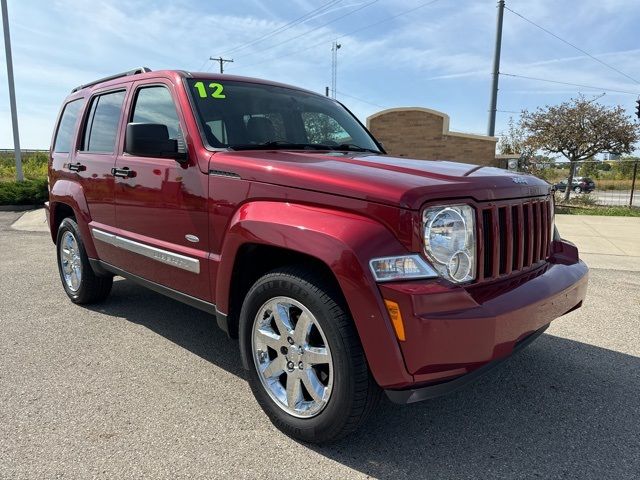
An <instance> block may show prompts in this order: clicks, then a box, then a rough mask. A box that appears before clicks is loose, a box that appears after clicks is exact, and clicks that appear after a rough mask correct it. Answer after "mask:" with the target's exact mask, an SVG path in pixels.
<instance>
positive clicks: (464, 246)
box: [422, 205, 476, 283]
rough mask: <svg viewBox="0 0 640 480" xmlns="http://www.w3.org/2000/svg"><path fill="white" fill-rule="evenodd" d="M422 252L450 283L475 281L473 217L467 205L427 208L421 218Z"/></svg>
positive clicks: (474, 231) (472, 212)
mask: <svg viewBox="0 0 640 480" xmlns="http://www.w3.org/2000/svg"><path fill="white" fill-rule="evenodd" d="M422 220H423V225H424V251H425V253H426V255H427V257H428V258H429V260H431V262H432V263H433V266H434V267H435V268H436V270H438V272H440V274H441V275H442V276H443V277H445V278H447V279H449V280H451V281H453V282H457V283H460V282H468V281H469V280H473V279H475V278H476V229H475V215H474V211H473V209H472V208H471V207H470V206H469V205H450V206H446V207H433V208H428V209H426V210H425V211H424V213H423V215H422Z"/></svg>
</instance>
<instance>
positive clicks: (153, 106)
mask: <svg viewBox="0 0 640 480" xmlns="http://www.w3.org/2000/svg"><path fill="white" fill-rule="evenodd" d="M131 121H132V122H133V123H159V124H162V125H166V126H167V130H168V131H169V138H171V139H173V140H177V141H178V151H184V149H185V145H184V139H183V136H182V131H181V130H180V120H179V119H178V113H177V111H176V106H175V104H174V103H173V98H171V93H170V92H169V90H168V89H167V88H166V87H160V86H154V87H142V88H140V90H138V94H137V96H136V103H135V106H134V108H133V115H132V118H131Z"/></svg>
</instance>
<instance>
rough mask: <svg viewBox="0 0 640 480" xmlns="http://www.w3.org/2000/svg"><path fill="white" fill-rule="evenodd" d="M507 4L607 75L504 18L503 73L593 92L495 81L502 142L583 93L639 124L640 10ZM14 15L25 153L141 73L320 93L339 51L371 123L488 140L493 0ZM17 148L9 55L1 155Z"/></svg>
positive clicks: (127, 1) (162, 2)
mask: <svg viewBox="0 0 640 480" xmlns="http://www.w3.org/2000/svg"><path fill="white" fill-rule="evenodd" d="M506 4H507V7H508V8H510V9H512V10H514V11H515V12H517V13H518V14H520V15H522V16H524V17H525V18H527V19H529V20H531V21H533V22H535V23H536V24H538V25H540V26H542V27H544V28H545V29H547V30H548V31H550V32H552V33H553V34H555V35H557V36H559V37H561V38H563V39H565V40H567V41H568V42H570V43H572V44H573V45H575V46H577V47H579V48H580V49H581V50H583V51H584V52H587V53H589V54H591V55H593V56H594V57H596V59H598V60H600V61H601V62H604V63H605V64H607V65H609V66H611V67H613V68H609V67H607V66H605V65H603V64H602V63H600V62H598V61H596V60H594V59H593V58H590V57H589V56H587V55H585V53H582V52H581V51H579V50H577V49H575V48H573V47H571V46H569V45H567V44H566V43H563V42H562V41H560V40H558V39H557V38H555V37H553V36H552V35H550V34H548V33H546V32H544V31H542V30H540V29H538V28H537V27H535V26H534V25H532V24H531V23H529V22H527V21H526V20H524V19H523V18H521V17H520V16H518V15H516V14H514V13H512V12H511V11H509V10H507V11H505V16H504V32H503V46H502V62H501V68H500V70H501V72H503V73H505V74H515V75H520V76H526V77H532V78H536V79H546V80H553V81H558V82H567V83H574V84H580V85H586V86H595V87H598V88H595V89H591V88H583V87H576V86H568V85H562V84H558V83H551V82H544V81H541V80H531V79H523V78H519V77H511V76H501V78H500V93H499V97H498V109H499V110H501V111H500V112H498V114H497V124H496V131H497V132H498V133H500V132H501V131H504V130H505V129H506V126H507V122H508V120H509V118H510V117H514V118H515V119H517V118H518V116H519V114H518V112H520V111H521V110H522V109H535V108H536V107H538V106H543V105H547V104H556V103H560V102H562V101H564V100H567V99H569V98H570V97H572V96H576V95H577V94H578V93H579V92H582V93H583V94H585V95H588V96H594V97H595V96H599V95H601V94H603V93H605V95H604V96H602V97H601V98H599V99H598V101H599V102H601V103H604V104H606V105H622V106H623V107H624V108H625V109H626V110H627V112H628V114H629V115H633V114H634V111H635V101H636V99H637V98H639V97H638V94H640V43H639V42H638V39H639V38H640V37H639V35H638V25H640V3H639V2H638V0H580V1H578V0H574V1H557V0H535V1H532V0H507V2H506ZM8 8H9V21H10V29H11V42H12V50H13V62H14V71H15V82H16V95H17V104H18V116H19V125H20V141H21V146H22V148H43V149H46V148H48V147H49V143H50V141H51V132H52V130H53V126H54V122H55V119H56V116H57V114H58V111H59V109H60V105H61V103H62V101H63V100H64V98H65V97H66V96H67V95H68V94H69V92H70V91H71V89H72V88H73V87H75V86H77V85H79V84H82V83H86V82H89V81H92V80H94V79H97V78H99V77H103V76H106V75H110V74H113V73H116V72H121V71H124V70H129V69H131V68H134V67H137V66H148V67H150V68H151V69H153V70H159V69H183V70H190V71H203V70H215V69H217V68H218V67H217V64H215V63H213V62H211V61H208V58H209V57H210V56H214V57H217V56H220V55H222V56H224V57H225V58H232V59H233V60H234V62H233V63H227V64H225V73H229V74H234V75H245V76H250V77H258V78H265V79H269V80H274V81H279V82H283V83H288V84H291V85H296V86H299V87H303V88H307V89H309V90H314V91H317V92H320V93H324V89H325V86H329V85H331V44H332V42H333V41H334V40H337V41H338V42H339V43H340V44H341V48H340V50H339V51H338V73H337V89H336V90H337V92H338V93H337V98H338V99H339V100H341V101H342V102H343V103H344V104H345V105H346V106H347V107H348V108H349V109H351V110H352V111H353V112H354V113H355V114H356V115H357V116H358V117H359V118H360V119H361V120H362V121H363V122H364V121H365V120H366V117H367V116H369V115H371V114H373V113H375V112H378V111H380V110H382V109H384V108H393V107H411V106H418V107H426V108H431V109H434V110H439V111H442V112H445V113H447V114H448V115H449V116H450V117H451V124H450V127H451V129H452V130H456V131H462V132H468V133H479V134H484V133H486V131H487V119H488V109H489V97H490V85H491V71H492V64H493V49H494V42H495V29H496V13H497V8H496V2H495V1H494V0H431V1H430V2H427V1H424V0H289V1H283V0H280V1H273V0H272V1H259V0H235V1H233V2H220V1H218V2H214V1H211V0H210V1H205V0H173V1H166V0H155V1H153V2H150V1H141V0H101V1H95V0H94V1H85V0H46V1H45V0H32V1H24V0H8ZM305 15H306V17H305V18H303V19H302V20H300V21H298V22H297V23H294V24H291V22H292V21H294V20H297V19H299V18H300V17H303V16H305ZM614 69H615V70H618V71H619V72H622V73H619V72H617V71H615V70H614ZM616 90H617V91H618V92H616ZM621 92H631V94H629V93H621ZM514 112H515V113H514ZM12 147H13V139H12V133H11V117H10V109H9V94H8V87H7V76H6V67H5V56H4V48H3V49H2V52H0V148H12Z"/></svg>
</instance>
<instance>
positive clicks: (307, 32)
mask: <svg viewBox="0 0 640 480" xmlns="http://www.w3.org/2000/svg"><path fill="white" fill-rule="evenodd" d="M374 3H378V0H372V1H370V2H368V3H365V4H364V5H361V6H360V7H358V8H356V9H354V10H351V11H349V12H347V13H345V14H344V15H340V16H339V17H336V18H334V19H333V20H330V21H328V22H326V23H323V24H322V25H318V26H317V27H315V28H312V29H311V30H308V31H306V32H303V33H301V34H299V35H296V36H294V37H289V38H287V39H286V40H283V41H281V42H279V43H275V44H272V45H269V46H268V47H266V48H263V49H261V50H258V51H256V52H252V53H248V54H246V55H240V57H239V58H244V57H249V56H252V55H257V54H258V53H262V52H266V51H267V50H271V49H272V48H276V47H279V46H280V45H283V44H285V43H289V42H290V41H292V40H297V39H298V38H300V37H305V36H307V35H309V34H310V33H313V32H315V31H317V30H320V29H321V28H324V27H326V26H327V25H331V24H332V23H335V22H337V21H339V20H342V19H343V18H345V17H348V16H349V15H353V14H354V13H356V12H359V11H360V10H363V9H365V8H367V7H369V6H371V5H373V4H374Z"/></svg>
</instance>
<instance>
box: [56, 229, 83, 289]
mask: <svg viewBox="0 0 640 480" xmlns="http://www.w3.org/2000/svg"><path fill="white" fill-rule="evenodd" d="M59 248H60V267H61V269H62V277H63V279H64V283H65V284H66V286H67V288H68V289H69V290H71V291H72V292H77V291H78V289H79V288H80V282H82V260H81V259H80V248H79V247H78V240H77V239H76V237H75V236H74V235H73V233H71V232H69V231H66V232H64V235H63V236H62V240H61V242H60V246H59Z"/></svg>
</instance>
